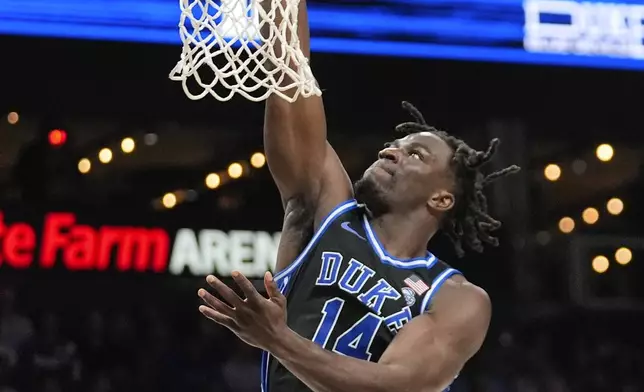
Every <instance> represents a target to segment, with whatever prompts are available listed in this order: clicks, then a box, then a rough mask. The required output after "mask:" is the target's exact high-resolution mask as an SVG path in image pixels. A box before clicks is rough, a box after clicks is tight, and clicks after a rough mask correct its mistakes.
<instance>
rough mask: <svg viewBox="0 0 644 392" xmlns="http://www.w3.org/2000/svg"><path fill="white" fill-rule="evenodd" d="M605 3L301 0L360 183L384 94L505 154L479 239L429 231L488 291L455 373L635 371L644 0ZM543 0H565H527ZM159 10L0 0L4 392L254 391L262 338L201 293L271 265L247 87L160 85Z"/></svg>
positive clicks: (490, 377)
mask: <svg viewBox="0 0 644 392" xmlns="http://www.w3.org/2000/svg"><path fill="white" fill-rule="evenodd" d="M624 2H625V3H624V4H621V3H615V4H613V3H603V6H602V7H603V8H602V7H599V6H597V7H594V6H593V4H594V3H593V2H591V3H575V2H569V1H554V2H541V3H539V2H531V3H525V4H522V3H521V2H519V1H514V2H513V1H510V2H503V3H502V4H496V5H495V4H488V3H486V4H483V3H482V2H479V1H474V2H470V3H458V2H454V3H441V2H438V1H434V0H422V1H421V0H419V1H415V2H412V1H403V0H399V1H395V0H390V1H384V2H367V1H355V2H340V3H337V4H333V3H330V2H322V1H319V2H318V1H316V2H310V4H311V5H310V8H311V15H312V18H311V23H312V27H311V28H312V32H313V38H312V46H313V49H314V55H313V60H312V66H313V70H314V72H315V75H316V77H317V79H318V80H319V82H320V85H321V86H322V88H323V89H324V98H325V105H326V110H327V116H328V122H329V133H330V138H331V142H332V143H333V144H334V146H335V147H336V150H338V152H339V154H340V156H341V158H342V159H343V161H344V162H345V164H346V165H347V169H348V170H349V172H350V174H351V175H352V177H353V178H354V179H355V178H357V177H358V176H359V175H360V174H361V173H362V171H363V170H364V169H365V168H366V167H367V166H368V164H369V163H370V162H371V161H372V160H373V158H374V157H375V155H376V152H377V151H378V149H379V147H380V146H381V145H382V144H383V143H384V142H386V141H388V140H390V139H392V138H393V137H395V135H394V131H393V128H394V126H395V125H396V124H398V123H399V122H402V121H405V120H406V116H405V113H404V112H403V111H402V110H401V109H400V102H401V101H402V100H408V101H410V102H412V103H414V104H415V105H416V106H418V107H419V108H420V109H421V111H423V112H424V114H425V117H426V118H427V119H428V121H429V122H430V123H431V124H433V125H435V126H436V127H438V128H441V129H445V130H448V131H449V132H451V133H453V134H456V135H457V136H460V137H463V138H466V140H468V141H471V142H470V144H471V145H473V146H475V147H478V148H482V147H483V146H485V145H486V144H485V143H486V141H487V140H488V139H490V138H492V137H499V138H501V140H502V146H501V148H500V152H499V154H498V159H497V161H496V163H493V164H492V165H497V164H498V165H499V166H501V165H503V164H509V163H516V164H518V165H520V166H522V167H523V169H524V170H523V171H522V172H521V175H520V176H517V177H515V178H512V179H511V180H508V181H503V182H500V183H499V184H498V185H495V186H494V187H493V188H492V189H491V190H490V196H491V202H492V204H493V211H494V213H495V214H496V216H498V217H499V218H500V219H501V220H502V221H503V222H504V227H503V228H502V230H501V246H500V247H499V248H498V249H488V250H487V252H486V253H485V254H484V255H476V254H470V255H468V256H467V257H465V258H464V259H460V260H459V259H457V258H456V256H455V254H454V253H453V251H452V248H451V246H450V244H449V242H448V241H447V240H446V239H444V238H436V239H435V240H434V241H432V243H431V244H430V247H431V248H432V250H433V252H434V253H436V254H437V255H438V256H439V257H441V258H443V259H446V260H448V261H449V262H450V263H453V264H454V265H455V266H456V268H459V269H460V270H462V271H464V273H465V274H466V275H467V276H468V278H469V279H470V280H472V281H474V282H475V283H477V284H479V285H481V286H483V287H484V288H486V289H487V290H488V291H489V293H490V295H491V297H492V301H493V304H494V318H493V325H492V327H491V330H490V333H489V335H488V339H487V342H486V344H485V346H484V349H483V350H482V352H481V353H480V354H479V355H478V356H477V357H476V358H475V360H473V361H472V362H471V363H469V364H468V366H467V367H466V369H465V371H464V372H463V374H462V375H461V376H460V377H459V379H458V380H457V382H456V384H455V386H454V387H453V389H452V391H453V392H465V391H481V392H497V391H498V392H506V391H507V392H510V391H518V392H538V391H545V392H567V391H570V392H572V391H584V392H586V391H588V392H593V391H606V392H609V391H614V392H637V391H644V378H643V377H642V373H641V371H642V369H644V340H643V339H642V330H643V328H644V317H643V316H644V286H643V285H642V284H641V280H642V278H643V277H644V264H643V263H644V240H643V237H642V235H643V226H642V223H641V222H642V218H643V210H642V204H641V203H640V202H638V200H640V201H641V200H642V199H641V198H642V197H643V196H644V192H643V191H644V189H643V184H644V182H643V181H642V180H643V177H642V173H641V172H642V168H643V159H644V136H643V133H642V123H643V113H644V112H643V109H642V108H643V106H642V105H643V104H644V94H643V93H642V91H644V72H642V71H644V41H643V40H642V39H643V37H644V27H643V26H642V24H643V23H644V21H643V20H642V16H644V11H642V9H644V2H642V0H635V1H626V0H624ZM135 3H136V5H135ZM552 3H558V4H559V6H558V7H559V8H558V9H562V8H565V7H572V8H574V15H573V11H566V12H568V13H569V15H568V14H566V12H559V14H557V15H554V14H556V13H554V14H553V13H552V12H551V13H550V14H548V12H550V11H548V12H546V11H543V12H542V13H539V12H540V11H538V10H537V11H534V7H537V8H538V7H539V6H543V7H545V8H547V7H551V6H552ZM588 4H591V6H589V7H590V8H588V7H587V5H588ZM595 5H596V4H595ZM530 7H533V8H530ZM575 7H577V8H575ZM168 10H169V11H168ZM363 10H364V12H365V15H368V16H369V17H368V18H367V17H365V20H362V21H361V23H359V22H358V19H351V18H352V17H355V18H357V16H356V15H358V16H359V15H360V14H361V12H362V11H363ZM531 12H532V13H536V14H538V15H537V17H536V20H537V21H536V22H535V19H534V17H533V16H534V15H533V16H530V15H532V14H531ZM564 14H565V15H564ZM88 15H89V16H88ZM325 15H326V16H325ZM374 15H375V16H374ZM553 15H554V16H553ZM562 15H563V17H562ZM570 15H573V16H570ZM580 15H581V16H580ZM548 17H550V19H548ZM177 18H178V2H175V1H167V0H156V1H154V0H149V1H147V2H144V3H141V2H134V0H120V1H96V2H90V3H83V2H77V1H63V0H49V1H47V2H44V1H35V0H28V1H22V2H20V3H19V2H17V1H14V0H0V34H2V35H0V48H1V53H2V55H1V59H2V61H1V65H0V67H1V69H2V75H3V80H2V82H1V88H0V113H1V114H2V118H1V119H0V186H1V187H2V188H1V189H2V192H0V292H1V297H0V302H1V307H0V390H1V391H3V392H8V391H12V392H23V391H42V392H67V391H88V392H108V391H118V392H126V391H188V390H190V391H195V392H196V391H217V392H219V391H222V392H227V391H231V392H246V391H249V392H250V391H259V353H258V352H256V351H255V350H254V349H252V348H249V347H246V346H244V345H242V344H240V343H239V342H238V341H237V340H236V339H234V338H233V336H232V335H230V334H229V333H228V332H227V331H225V330H224V329H222V328H219V327H218V326H216V325H214V324H209V323H206V322H205V321H204V320H203V319H202V318H201V317H200V315H199V313H198V312H197V304H198V301H197V297H196V290H197V288H198V287H199V286H200V285H201V284H202V277H203V276H204V275H206V274H208V273H216V274H217V275H219V276H222V277H223V278H226V277H227V276H228V275H229V274H230V271H231V270H232V269H235V268H237V269H241V270H242V272H244V273H246V274H248V275H251V276H255V277H258V276H261V274H262V273H263V271H264V270H266V269H267V268H270V267H271V265H272V262H273V258H274V254H275V247H276V244H277V240H278V239H279V230H280V225H281V218H282V209H281V204H280V201H279V196H278V193H277V190H276V188H275V186H274V185H273V183H272V181H271V177H270V174H269V172H268V169H267V168H266V166H265V160H264V157H263V155H262V131H261V130H262V121H263V105H262V104H256V103H250V102H247V101H245V100H243V99H234V100H232V101H231V102H228V103H220V102H217V101H214V100H212V99H205V100H202V101H199V102H193V101H189V100H188V99H187V98H186V97H185V95H184V94H183V91H182V90H181V86H180V85H179V84H177V83H172V82H171V81H169V80H168V72H169V71H170V69H171V68H172V67H173V66H174V64H175V63H176V60H177V56H178V54H179V52H180V47H179V40H178V36H177V35H176V34H177V33H176V27H175V26H176V20H177ZM329 18H330V19H329ZM342 18H344V19H342ZM557 18H559V19H557ZM580 18H581V19H580ZM638 18H639V19H638ZM330 20H331V21H333V23H331V21H330ZM580 20H584V21H585V22H580ZM342 21H346V23H344V24H343V22H342ZM609 22H610V23H609ZM540 23H541V24H542V25H541V26H538V25H539V24H540ZM548 23H552V24H559V25H560V26H563V27H562V28H560V29H558V30H557V29H551V30H547V29H546V27H547V26H546V24H548ZM544 26H546V27H544ZM539 27H540V28H541V30H539ZM566 28H570V29H572V30H565V29H566ZM584 29H586V30H584ZM544 31H545V33H544ZM570 31H574V34H572V33H570ZM539 34H541V35H539ZM557 34H559V35H560V36H558V35H557ZM316 42H317V43H316ZM316 45H317V46H316ZM410 355H413V354H411V353H410Z"/></svg>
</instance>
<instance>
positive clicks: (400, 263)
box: [363, 214, 438, 269]
mask: <svg viewBox="0 0 644 392" xmlns="http://www.w3.org/2000/svg"><path fill="white" fill-rule="evenodd" d="M363 221H364V230H365V232H366V233H367V238H368V239H369V243H370V244H371V247H372V248H373V250H374V252H376V254H377V255H378V257H380V260H381V261H382V262H383V263H385V264H388V265H391V266H393V267H396V268H402V269H414V268H427V269H430V268H432V267H433V266H434V264H436V262H437V261H438V259H437V258H436V256H434V255H433V254H432V253H431V252H429V251H428V252H427V256H425V257H416V258H413V259H406V260H405V259H397V258H395V257H393V256H392V255H390V254H389V252H387V250H386V249H385V247H384V246H382V244H381V243H380V240H379V239H378V237H377V236H376V234H375V233H374V231H373V229H372V228H371V224H370V223H369V219H367V215H366V214H365V215H364V216H363Z"/></svg>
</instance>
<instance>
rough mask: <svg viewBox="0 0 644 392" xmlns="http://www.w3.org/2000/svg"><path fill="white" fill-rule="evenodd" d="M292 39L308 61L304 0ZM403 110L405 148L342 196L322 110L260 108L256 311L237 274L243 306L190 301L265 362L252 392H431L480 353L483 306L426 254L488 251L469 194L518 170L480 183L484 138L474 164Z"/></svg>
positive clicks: (207, 297)
mask: <svg viewBox="0 0 644 392" xmlns="http://www.w3.org/2000/svg"><path fill="white" fill-rule="evenodd" d="M298 34H299V39H300V45H301V49H302V51H303V52H304V54H305V55H306V56H307V57H308V56H309V54H310V52H309V33H308V20H307V15H306V6H305V5H304V1H302V3H301V9H300V14H299V32H298ZM403 106H404V107H405V108H406V109H407V110H408V111H409V112H410V113H411V115H412V116H413V117H414V119H415V122H408V123H403V124H400V125H399V126H398V127H397V130H399V131H402V132H404V133H406V134H407V135H406V136H404V137H402V138H400V139H396V140H395V141H394V142H393V143H390V144H388V145H387V146H386V147H385V148H384V149H383V150H381V151H380V152H379V153H378V159H377V160H376V162H374V163H373V165H371V167H369V168H368V169H367V170H366V171H365V173H364V175H363V176H362V178H361V179H360V180H359V181H358V182H357V183H356V184H355V185H354V186H352V185H351V182H350V181H349V178H348V176H347V174H346V172H345V170H344V168H343V166H342V164H341V162H340V160H339V159H338V156H337V155H336V153H335V151H334V150H333V148H332V147H331V146H330V145H329V144H328V142H327V140H326V132H327V131H326V123H325V116H324V108H323V104H322V99H321V98H319V97H311V98H307V99H303V98H301V97H300V98H299V99H297V100H296V101H295V102H294V103H288V102H286V101H285V100H282V99H281V98H278V97H271V98H269V99H268V101H267V103H266V118H265V128H264V139H265V140H264V143H265V149H266V156H267V160H268V164H269V167H270V170H271V173H272V175H273V177H274V180H275V183H276V184H277V187H278V188H279V191H280V193H281V197H282V201H283V205H284V209H285V217H284V225H283V231H282V238H281V242H280V244H279V251H278V259H277V266H276V270H277V271H278V272H277V273H276V275H275V277H273V276H272V275H271V274H270V273H268V272H267V273H266V275H265V276H264V284H265V286H266V290H267V292H268V296H269V298H268V299H267V298H265V297H264V296H262V295H261V294H259V293H258V292H257V290H255V288H254V287H253V285H252V284H251V283H250V281H248V280H247V279H246V278H245V277H244V276H243V275H242V274H241V273H239V272H233V274H232V275H233V279H234V280H235V282H236V284H237V285H238V286H239V287H240V288H241V290H242V291H243V293H244V296H245V298H240V297H239V296H238V295H237V294H236V293H235V292H234V291H233V290H232V289H231V288H229V287H228V286H226V285H224V284H223V283H222V282H221V281H220V280H218V279H217V278H215V277H214V276H208V277H207V282H208V284H209V285H210V286H212V288H214V289H215V290H216V291H217V292H218V294H219V295H220V296H221V298H222V299H223V301H222V300H220V299H218V298H216V297H214V296H213V295H211V294H209V293H208V292H207V291H206V290H203V289H201V290H199V292H198V294H199V296H200V297H201V298H202V299H203V300H204V302H205V304H206V305H207V306H200V307H199V310H200V311H201V312H202V313H203V314H204V315H205V316H206V317H208V318H210V319H212V320H213V321H215V322H217V323H219V324H221V325H224V326H226V327H227V328H229V329H230V330H231V331H233V332H234V333H235V334H236V335H237V336H238V337H239V338H240V339H241V340H243V341H244V342H246V343H247V344H250V345H252V346H255V347H259V348H261V349H263V350H264V351H265V352H264V354H263V358H262V368H261V374H262V380H261V382H262V390H263V392H300V391H309V390H313V391H316V392H358V391H360V392H372V391H373V392H375V391H383V392H385V391H387V392H405V391H410V392H419V391H428V392H430V391H432V392H434V391H442V390H445V389H446V388H448V387H449V385H450V384H451V383H452V381H453V380H454V379H455V378H456V377H457V375H458V373H459V372H460V371H461V369H462V367H463V365H464V364H465V362H466V361H467V360H468V359H469V358H471V357H472V356H473V355H474V354H475V353H476V352H477V351H478V350H479V348H480V347H481V345H482V343H483V340H484V338H485V335H486V332H487V329H488V325H489V321H490V314H491V306H490V300H489V297H488V295H487V294H486V292H485V291H483V290H482V289H481V288H479V287H477V286H475V285H474V284H472V283H469V282H468V281H467V280H466V279H465V278H464V277H463V276H462V275H461V274H460V272H458V271H456V270H455V269H452V268H450V267H449V266H448V265H447V264H446V263H444V262H442V261H441V260H438V259H437V258H436V256H434V255H433V254H431V253H428V252H427V243H428V241H429V240H430V239H431V238H432V237H433V236H434V235H435V234H436V233H437V231H438V230H439V229H442V230H443V231H444V232H445V233H446V234H447V235H448V236H449V237H450V238H451V239H452V240H453V242H454V244H455V246H456V251H457V253H458V254H459V255H462V254H463V247H464V246H466V247H469V248H471V249H473V250H475V251H479V252H480V251H482V250H483V245H482V243H483V242H485V243H489V244H492V245H497V244H498V242H497V239H496V238H494V237H492V236H491V235H490V232H491V231H492V230H494V229H496V228H498V227H499V226H500V223H499V222H498V221H496V220H495V219H493V218H491V217H490V216H489V215H488V214H487V205H486V204H487V203H486V199H485V196H484V195H483V193H482V188H483V187H484V186H485V185H486V184H487V183H489V182H490V181H492V180H494V179H495V178H498V177H501V176H503V175H505V174H508V173H512V172H516V171H517V170H518V167H516V166H512V167H509V168H507V169H504V170H501V171H499V172H496V173H492V174H490V175H488V176H485V175H483V174H482V173H481V172H480V167H481V166H482V165H483V164H485V163H486V162H488V161H489V160H490V158H491V157H492V155H493V154H494V151H495V148H496V146H497V144H498V140H497V139H495V140H493V141H492V142H491V143H490V145H489V147H488V149H487V150H486V151H475V150H473V149H471V148H470V147H469V146H468V145H467V144H465V143H464V142H463V141H462V140H459V139H457V138H455V137H453V136H450V135H448V134H447V133H445V132H441V131H437V130H436V129H434V128H432V127H430V126H428V125H427V124H426V123H425V120H424V119H423V117H422V115H421V114H420V112H418V111H417V110H416V109H415V108H414V107H413V106H411V105H410V104H408V103H403Z"/></svg>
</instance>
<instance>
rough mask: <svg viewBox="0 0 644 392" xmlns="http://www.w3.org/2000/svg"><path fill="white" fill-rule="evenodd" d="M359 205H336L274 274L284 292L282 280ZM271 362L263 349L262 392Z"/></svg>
mask: <svg viewBox="0 0 644 392" xmlns="http://www.w3.org/2000/svg"><path fill="white" fill-rule="evenodd" d="M357 206H358V202H357V201H356V200H354V199H351V200H347V201H345V202H343V203H340V204H339V205H338V206H336V207H335V208H334V209H333V210H331V212H329V214H328V215H327V216H326V218H324V220H322V223H321V224H320V227H319V228H318V230H317V231H316V232H315V234H313V238H311V241H309V243H308V244H307V245H306V247H305V248H304V250H303V251H302V253H300V255H299V256H298V257H297V258H296V259H295V261H293V262H292V263H291V265H289V266H288V267H286V268H284V269H283V270H281V271H279V272H277V273H276V274H275V276H274V279H275V281H276V283H277V284H278V286H279V287H280V288H281V290H282V293H284V292H285V291H286V285H287V284H288V283H289V282H288V281H286V282H284V284H283V285H282V284H280V283H281V281H282V280H284V279H288V278H289V277H290V276H291V275H292V274H293V272H295V271H296V270H297V268H298V267H299V266H300V265H301V264H302V263H303V262H304V259H305V258H306V256H308V254H309V253H310V252H311V250H312V249H313V247H314V246H315V245H316V244H317V242H318V241H319V240H320V238H321V237H322V235H323V234H324V233H325V232H326V231H327V230H328V229H329V227H330V226H331V223H333V221H335V220H336V219H337V218H338V217H339V216H340V215H342V214H344V213H345V212H347V211H350V210H352V209H354V208H356V207H357ZM269 362H270V353H268V352H266V351H263V352H262V363H261V368H260V377H261V384H262V392H268V366H269Z"/></svg>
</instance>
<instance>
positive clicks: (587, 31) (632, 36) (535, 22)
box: [524, 0, 644, 59]
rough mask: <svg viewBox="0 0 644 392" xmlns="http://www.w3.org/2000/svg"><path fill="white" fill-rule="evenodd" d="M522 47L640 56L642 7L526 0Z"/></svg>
mask: <svg viewBox="0 0 644 392" xmlns="http://www.w3.org/2000/svg"><path fill="white" fill-rule="evenodd" d="M524 11H525V37H524V47H525V49H526V50H527V51H530V52H547V53H561V54H576V55H601V56H610V57H621V58H632V59H644V6H642V5H636V4H620V3H592V2H575V1H551V0H529V1H526V2H525V3H524Z"/></svg>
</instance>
